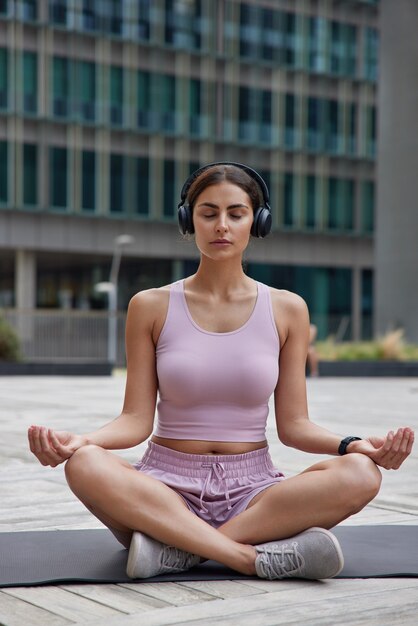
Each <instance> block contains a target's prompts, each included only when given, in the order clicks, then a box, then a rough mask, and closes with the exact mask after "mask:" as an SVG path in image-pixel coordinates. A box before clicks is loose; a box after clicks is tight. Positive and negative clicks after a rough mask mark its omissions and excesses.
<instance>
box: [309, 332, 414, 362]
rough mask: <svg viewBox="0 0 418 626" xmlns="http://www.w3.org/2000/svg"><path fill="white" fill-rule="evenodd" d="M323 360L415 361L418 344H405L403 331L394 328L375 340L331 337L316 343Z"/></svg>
mask: <svg viewBox="0 0 418 626" xmlns="http://www.w3.org/2000/svg"><path fill="white" fill-rule="evenodd" d="M316 347H317V350H318V354H319V358H320V359H322V360H324V361H416V360H418V346H415V345H412V344H406V343H405V341H404V331H403V330H394V331H391V332H389V333H387V334H386V335H384V336H383V337H380V338H379V339H376V340H375V341H344V342H342V343H336V342H335V340H334V338H333V337H329V338H328V339H327V340H326V341H318V342H317V344H316Z"/></svg>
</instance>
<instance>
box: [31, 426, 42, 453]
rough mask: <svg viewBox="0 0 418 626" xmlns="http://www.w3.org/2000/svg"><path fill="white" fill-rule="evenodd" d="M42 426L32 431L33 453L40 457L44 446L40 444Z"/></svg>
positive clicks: (35, 427)
mask: <svg viewBox="0 0 418 626" xmlns="http://www.w3.org/2000/svg"><path fill="white" fill-rule="evenodd" d="M40 431H41V427H40V426H34V427H33V429H32V447H33V453H34V454H35V455H36V456H38V455H39V454H41V452H42V446H41V442H40Z"/></svg>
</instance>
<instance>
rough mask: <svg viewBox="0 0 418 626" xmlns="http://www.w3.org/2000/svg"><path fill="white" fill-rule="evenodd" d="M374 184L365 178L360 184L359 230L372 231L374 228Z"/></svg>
mask: <svg viewBox="0 0 418 626" xmlns="http://www.w3.org/2000/svg"><path fill="white" fill-rule="evenodd" d="M374 206H375V185H374V182H373V181H371V180H366V181H364V182H363V183H362V186H361V230H362V231H363V232H365V233H372V232H373V230H374Z"/></svg>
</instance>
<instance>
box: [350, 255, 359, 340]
mask: <svg viewBox="0 0 418 626" xmlns="http://www.w3.org/2000/svg"><path fill="white" fill-rule="evenodd" d="M351 339H352V340H353V341H360V339H361V268H359V267H353V269H352V270H351Z"/></svg>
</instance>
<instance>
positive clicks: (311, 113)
mask: <svg viewBox="0 0 418 626" xmlns="http://www.w3.org/2000/svg"><path fill="white" fill-rule="evenodd" d="M307 107H308V110H307V116H308V123H307V138H306V139H307V141H306V145H307V148H308V150H313V151H319V150H322V149H323V136H324V135H323V115H322V113H323V100H321V99H320V98H308V102H307Z"/></svg>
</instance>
